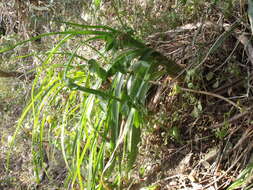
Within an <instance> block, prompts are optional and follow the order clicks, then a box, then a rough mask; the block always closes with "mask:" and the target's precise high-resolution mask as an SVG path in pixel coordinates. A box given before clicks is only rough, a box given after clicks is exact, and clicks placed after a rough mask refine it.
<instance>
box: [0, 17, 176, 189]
mask: <svg viewBox="0 0 253 190" xmlns="http://www.w3.org/2000/svg"><path fill="white" fill-rule="evenodd" d="M63 24H66V25H67V26H68V27H70V29H68V30H66V31H63V32H52V33H45V34H42V35H39V36H36V37H33V38H31V39H29V40H26V41H22V42H19V43H17V44H15V45H13V46H9V47H6V48H3V49H1V50H0V53H3V52H7V51H9V50H11V49H13V48H15V47H17V46H21V45H23V44H25V43H28V42H30V41H33V40H36V39H39V38H42V37H47V36H52V35H62V36H63V38H62V39H61V40H60V41H59V42H58V43H57V44H56V45H55V46H54V47H53V48H52V49H51V50H49V51H47V52H44V53H43V52H38V53H40V54H41V53H42V54H43V55H44V59H43V63H42V64H41V66H40V67H38V68H37V71H36V72H37V75H36V78H35V80H34V83H33V87H32V91H31V101H30V103H29V104H28V105H27V107H26V108H25V109H24V111H23V114H22V116H21V118H20V120H19V122H18V125H17V130H16V133H15V134H14V135H13V140H12V142H11V146H13V145H14V140H15V138H16V136H17V134H18V132H19V130H20V129H21V128H22V126H23V124H24V123H30V125H31V126H32V127H31V129H30V130H31V132H30V133H31V134H32V142H33V148H32V153H33V163H34V169H35V174H36V179H37V182H38V183H39V182H40V181H41V173H42V172H43V171H44V172H45V171H46V170H47V168H48V167H50V162H49V163H46V162H48V160H50V159H52V158H53V157H54V152H57V151H49V152H47V151H45V149H46V148H45V147H50V149H52V150H54V149H55V150H58V151H59V150H60V151H61V152H62V158H63V160H64V162H65V165H66V169H67V171H68V172H67V176H66V184H67V185H68V186H70V187H72V188H73V187H75V186H76V185H78V186H79V187H80V188H81V189H84V188H85V189H112V188H115V187H119V188H121V187H122V184H123V181H125V180H127V177H128V176H127V173H128V171H129V170H130V169H131V168H132V166H133V164H134V161H135V158H136V156H137V153H138V142H139V141H140V134H141V129H142V127H143V124H144V123H145V120H144V115H145V114H146V109H145V107H144V105H145V99H146V95H147V92H148V90H149V87H150V83H149V81H150V80H155V79H156V78H157V77H159V76H161V75H162V74H164V73H165V72H166V73H168V74H170V75H171V76H172V77H175V76H177V74H178V73H179V72H180V71H181V67H180V66H178V65H177V64H176V63H174V62H173V61H172V60H168V59H167V58H166V57H164V56H162V55H161V54H160V53H158V52H156V51H155V50H154V49H151V48H149V47H147V46H145V44H144V43H143V42H141V41H140V40H136V39H134V38H133V37H132V36H131V34H130V33H127V32H122V31H119V30H115V29H113V28H110V27H107V26H88V25H79V24H74V23H68V22H64V23H63ZM80 35H83V36H85V39H84V38H79V36H80ZM71 41H72V42H71ZM68 44H71V46H73V47H72V48H69V46H68ZM97 44H102V45H100V46H102V47H99V45H97ZM96 45H97V46H98V47H96ZM66 49H70V50H68V51H67V50H66ZM82 49H83V50H85V51H93V52H94V55H96V56H95V57H93V58H91V57H85V56H84V55H81V54H83V50H82ZM56 61H57V63H55V62H56ZM160 66H163V67H164V68H165V72H164V70H158V69H157V68H159V67H160ZM9 156H10V155H9ZM48 165H49V166H48ZM45 173H46V174H47V172H45ZM48 177H50V176H48Z"/></svg>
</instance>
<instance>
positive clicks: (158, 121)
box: [0, 1, 253, 190]
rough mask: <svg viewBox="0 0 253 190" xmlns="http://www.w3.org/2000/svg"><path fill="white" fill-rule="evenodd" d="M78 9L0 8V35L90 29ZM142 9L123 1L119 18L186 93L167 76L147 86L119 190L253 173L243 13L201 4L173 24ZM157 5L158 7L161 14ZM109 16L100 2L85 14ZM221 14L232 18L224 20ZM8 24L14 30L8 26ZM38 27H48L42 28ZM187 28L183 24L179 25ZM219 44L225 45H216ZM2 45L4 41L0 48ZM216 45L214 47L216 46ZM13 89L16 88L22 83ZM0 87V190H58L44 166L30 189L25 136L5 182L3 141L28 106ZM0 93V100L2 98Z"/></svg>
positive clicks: (196, 184) (58, 170) (221, 184)
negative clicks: (81, 25)
mask: <svg viewBox="0 0 253 190" xmlns="http://www.w3.org/2000/svg"><path fill="white" fill-rule="evenodd" d="M13 2H14V1H13ZM34 2H36V1H34ZM77 2H79V1H74V2H72V3H64V4H61V3H60V2H58V1H56V2H55V4H54V5H52V7H50V6H49V5H50V4H48V7H49V8H48V10H45V11H44V10H42V11H37V12H36V9H34V10H33V11H34V12H32V11H31V12H29V11H28V12H26V14H24V13H25V12H22V11H20V9H21V8H20V7H23V8H24V9H25V10H26V9H28V8H27V7H26V6H27V5H26V4H16V5H15V6H16V7H15V6H14V4H13V5H12V4H8V3H7V4H2V5H4V6H5V8H6V7H8V8H9V12H5V13H4V14H3V16H5V21H8V22H9V23H5V27H4V30H5V35H4V36H6V35H7V34H12V35H13V38H12V40H13V41H15V40H16V39H17V37H15V35H16V34H17V33H18V34H22V36H23V37H24V38H25V37H27V36H31V35H36V34H37V33H41V32H47V30H51V29H52V28H50V27H51V26H50V24H49V20H50V19H52V18H58V17H62V18H66V17H68V18H69V20H72V21H84V20H85V19H87V20H85V21H87V22H88V21H89V22H90V23H95V22H96V21H95V20H93V19H92V18H93V17H91V18H90V17H87V15H88V14H89V12H88V9H87V10H85V9H84V8H86V7H85V6H84V7H82V6H81V5H82V4H81V3H80V4H78V3H77ZM138 2H139V1H138ZM143 2H145V1H140V4H137V3H134V2H132V1H129V4H128V7H127V8H126V9H125V10H124V11H126V12H125V13H124V12H123V14H125V16H127V15H128V17H127V18H128V21H129V24H130V26H132V27H133V28H135V29H136V30H138V29H140V28H142V27H143V28H145V29H147V30H146V33H144V32H142V33H141V34H142V35H143V38H145V39H146V41H147V43H148V44H149V45H150V46H151V47H154V48H156V49H158V50H159V51H160V52H162V53H163V54H164V55H166V56H168V57H172V58H173V59H174V60H176V61H177V62H178V63H179V64H181V65H183V66H184V67H185V68H186V72H187V76H186V80H185V82H184V83H183V84H179V85H180V86H184V87H185V88H181V89H180V88H178V89H177V88H173V86H174V84H175V81H173V79H171V78H169V77H168V76H164V77H163V78H161V79H160V81H155V82H154V85H153V87H152V89H151V90H150V95H149V97H148V100H147V106H148V107H149V111H150V114H149V115H148V116H147V121H148V122H147V126H146V127H147V129H146V130H145V131H144V133H143V139H142V143H141V145H140V155H139V157H138V159H137V163H136V166H135V168H134V170H133V171H132V175H131V176H132V181H131V182H130V181H128V182H126V184H128V187H126V189H127V188H128V189H140V188H141V187H143V188H144V187H150V188H151V186H153V189H156V190H158V189H181V190H183V189H185V190H186V189H192V190H198V189H208V190H214V189H226V188H227V187H228V186H229V185H231V184H232V182H234V181H235V180H236V179H237V177H238V175H239V174H240V173H241V172H242V170H243V169H245V167H247V166H249V165H250V164H252V156H251V155H252V154H251V153H252V147H253V144H252V138H253V131H252V130H253V129H252V127H253V122H252V121H253V120H252V113H251V109H252V100H253V98H252V93H253V92H252V65H253V62H252V60H251V59H249V53H250V52H247V46H245V44H243V42H242V41H241V40H240V39H241V38H242V37H248V36H249V33H250V30H249V23H248V22H247V19H246V18H244V17H245V12H243V11H244V5H243V4H240V5H233V6H232V7H230V8H229V7H228V8H227V9H225V8H224V7H226V5H222V6H214V7H213V8H212V9H210V11H209V6H210V4H207V5H206V4H204V3H203V4H201V3H200V5H199V6H196V10H194V11H192V12H191V14H192V17H191V18H187V17H186V15H187V14H186V13H185V15H182V17H175V18H174V20H173V15H172V14H169V15H167V16H166V15H165V13H166V11H169V10H170V11H172V12H173V11H174V13H177V10H176V8H173V3H171V4H170V5H169V4H167V3H163V2H162V1H158V2H156V3H157V4H153V5H152V6H153V7H152V6H151V5H149V4H145V3H144V4H142V3H143ZM46 5H47V4H46V3H45V4H40V5H39V4H38V5H36V4H35V6H38V7H42V8H43V7H47V6H46ZM133 5H135V6H138V7H139V8H140V9H139V10H140V11H139V12H138V13H139V14H140V15H141V16H143V17H144V16H146V17H145V18H148V19H147V21H146V24H147V25H148V24H152V23H153V25H152V27H153V28H152V30H151V29H150V28H148V27H147V26H146V25H141V24H139V22H141V21H140V20H141V19H140V18H141V16H139V17H138V18H139V19H140V20H138V19H137V17H134V16H133V17H130V16H129V15H131V14H132V13H133V12H134V9H133V7H132V6H133ZM159 5H161V6H159ZM162 5H164V7H165V8H162ZM189 6H190V5H189ZM192 6H193V5H192ZM77 7H78V8H80V7H81V8H80V9H77V10H78V11H77V12H75V13H73V11H71V10H73V9H74V8H77ZM220 7H222V8H223V9H222V8H220ZM56 8H58V9H56ZM52 10H53V11H52ZM60 10H61V11H60ZM108 10H112V8H111V7H110V3H109V2H107V3H105V4H104V6H103V8H101V10H100V11H99V10H98V11H97V12H96V11H94V12H93V13H94V15H97V14H98V15H103V14H104V15H105V16H104V17H101V18H103V19H104V20H105V22H116V21H115V20H113V19H114V18H115V17H112V15H113V14H115V13H113V12H109V13H108V12H107V11H108ZM141 10H142V11H143V12H142V11H141ZM147 10H150V13H154V12H157V14H154V17H153V18H152V17H151V16H150V15H148V14H147V13H146V12H145V11H147ZM200 10H204V11H202V12H204V14H200ZM13 11H14V12H15V11H17V12H18V14H14V12H13ZM54 11H55V12H54ZM127 11H128V12H127ZM185 11H189V10H185ZM208 11H209V12H208ZM229 11H230V12H231V14H230V15H228V12H229ZM158 12H160V13H161V14H158ZM11 13H13V14H11ZM134 13H136V12H134ZM73 14H75V15H73ZM136 14H137V13H136ZM163 14H164V15H163ZM6 15H9V16H10V17H7V16H6ZM16 15H18V16H16ZM31 15H35V17H36V16H37V17H38V16H41V15H44V16H45V17H43V18H45V19H44V20H43V19H42V20H39V19H38V22H41V23H40V24H38V25H36V24H34V23H32V22H31V21H30V20H29V16H31ZM80 15H81V16H80ZM238 15H239V16H240V17H241V18H242V19H243V20H242V21H240V22H238V25H237V26H236V29H235V30H232V31H231V33H226V30H228V29H227V27H228V28H230V27H232V26H233V24H234V22H235V21H236V20H237V17H236V16H238ZM57 16H58V17H57ZM35 17H34V18H35ZM80 17H81V18H80ZM159 18H160V20H159V21H158V19H159ZM47 19H49V20H47ZM110 19H111V20H110ZM155 19H157V20H155ZM166 19H167V20H166ZM144 20H145V19H144ZM196 20H197V21H198V23H197V22H196ZM138 21H139V22H138ZM155 21H157V22H156V24H154V23H155ZM166 21H171V23H170V24H167V25H165V23H166ZM172 21H173V22H172ZM193 21H194V22H193ZM13 22H17V24H16V25H13V24H11V23H13ZM22 22H23V23H22ZM101 22H102V21H101ZM43 23H46V25H44V27H41V26H43ZM189 23H190V25H187V24H189ZM115 25H117V24H115ZM22 27H25V29H24V28H22ZM58 28H59V26H57V25H56V26H55V28H53V29H52V30H54V29H55V30H57V29H58ZM15 30H16V31H15ZM142 30H144V29H142ZM138 31H141V30H138ZM244 32H246V34H244ZM14 34H15V35H14ZM225 34H226V35H225ZM242 35H243V36H242ZM4 36H2V38H4ZM223 36H226V37H224V38H223ZM227 36H228V37H227ZM240 37H241V38H240ZM5 40H6V39H2V41H3V42H6V41H8V40H6V41H5ZM248 43H250V41H248ZM217 44H222V45H220V46H217ZM47 45H50V44H47V43H46V41H42V42H38V43H37V44H33V46H36V47H33V46H32V48H35V49H36V48H43V46H47ZM28 49H29V48H28ZM20 51H21V50H20ZM23 51H28V50H27V49H26V50H23ZM17 54H19V52H18V53H17ZM5 56H6V57H7V56H8V55H4V56H3V57H2V58H1V61H4V60H5V58H6V57H5ZM203 60H204V61H203ZM24 61H26V62H27V61H28V62H29V63H32V64H30V65H29V66H24V64H22V63H19V64H18V65H16V67H12V68H15V69H20V68H21V70H22V71H27V69H29V68H30V67H33V66H36V63H35V61H34V60H31V59H24ZM197 64H201V66H197ZM8 67H9V66H6V65H3V68H7V69H9V68H8ZM1 68H2V65H1ZM18 83H19V84H23V83H25V81H19V82H18ZM12 85H13V88H14V90H12V91H10V89H9V88H8V87H11V86H12ZM26 85H28V84H26ZM1 86H4V88H5V89H6V94H7V95H8V96H9V97H8V96H7V95H3V96H2V97H1V102H0V114H1V121H0V128H1V131H2V133H0V136H1V155H0V160H1V163H0V167H1V168H0V171H1V173H0V176H1V177H0V188H1V189H36V188H37V189H50V188H51V189H57V188H58V187H62V186H63V179H64V177H65V175H64V172H65V170H64V169H62V168H64V165H63V164H62V163H55V165H54V164H52V165H53V166H50V171H51V173H52V176H53V178H52V179H47V178H45V180H44V181H43V182H42V184H41V185H37V184H36V179H35V178H34V173H33V170H32V169H33V168H32V161H31V153H30V148H31V141H30V139H29V138H30V137H29V134H27V133H26V132H23V133H22V134H21V135H20V136H19V137H18V139H17V142H18V144H17V145H19V146H16V147H15V150H13V152H14V154H13V155H12V156H11V164H10V166H11V167H10V173H7V172H5V169H6V154H7V145H8V138H9V135H11V134H12V133H13V132H14V131H15V123H16V121H17V119H18V117H19V116H20V113H21V110H22V107H23V105H24V103H25V101H26V100H27V99H26V98H24V97H26V96H28V91H29V88H28V89H27V88H26V89H27V91H22V90H21V91H19V92H18V93H17V94H18V96H13V97H10V95H11V94H14V93H16V91H15V89H24V88H23V87H18V86H16V87H15V84H11V85H6V81H3V83H2V84H1ZM28 86H29V85H28ZM7 89H8V90H7ZM189 89H191V90H189ZM1 92H2V93H3V90H2V91H1ZM205 92H206V93H205ZM215 95H216V96H215ZM217 95H218V96H217ZM219 96H222V97H223V98H224V99H222V98H221V97H219ZM20 97H22V98H20ZM230 101H233V102H234V103H235V105H231V102H230ZM238 106H239V107H240V108H239V109H238ZM56 160H57V159H56ZM251 169H252V167H251ZM251 180H252V179H251V178H250V177H249V178H247V179H246V178H244V181H245V182H246V183H245V184H244V186H245V187H246V186H249V185H251Z"/></svg>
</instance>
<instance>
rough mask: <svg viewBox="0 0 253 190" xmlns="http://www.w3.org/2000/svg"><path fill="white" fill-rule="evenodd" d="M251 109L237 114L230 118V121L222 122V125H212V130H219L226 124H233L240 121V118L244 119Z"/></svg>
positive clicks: (252, 107)
mask: <svg viewBox="0 0 253 190" xmlns="http://www.w3.org/2000/svg"><path fill="white" fill-rule="evenodd" d="M252 109H253V106H251V107H249V108H248V109H247V110H246V111H244V112H242V113H239V114H237V115H235V116H233V117H232V118H230V119H229V120H227V121H224V122H222V123H219V124H216V125H213V126H212V128H219V127H222V126H224V125H225V124H227V123H233V122H235V121H237V120H238V119H240V118H242V117H244V116H246V115H248V114H250V113H251V111H252Z"/></svg>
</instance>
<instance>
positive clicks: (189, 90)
mask: <svg viewBox="0 0 253 190" xmlns="http://www.w3.org/2000/svg"><path fill="white" fill-rule="evenodd" d="M180 89H181V90H183V91H186V92H193V93H198V94H205V95H208V96H213V97H216V98H219V99H222V100H224V101H226V102H228V103H229V104H231V105H233V106H234V107H236V108H237V109H239V110H242V108H241V107H240V106H238V105H237V104H236V103H234V102H233V101H231V100H229V99H228V98H225V97H224V96H221V95H218V94H214V93H212V92H206V91H202V90H193V89H189V88H183V87H181V88H180Z"/></svg>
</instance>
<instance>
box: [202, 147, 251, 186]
mask: <svg viewBox="0 0 253 190" xmlns="http://www.w3.org/2000/svg"><path fill="white" fill-rule="evenodd" d="M247 151H248V150H247V149H246V150H244V151H243V153H242V154H241V155H240V156H239V157H238V158H237V159H236V161H235V162H234V163H233V164H232V165H231V166H230V167H229V168H228V169H227V171H226V172H224V173H223V174H222V175H221V176H220V177H218V178H217V179H215V180H214V181H213V182H211V183H209V184H208V185H206V186H205V187H204V188H203V189H207V188H208V187H210V186H211V185H213V184H215V183H216V182H218V181H219V180H220V179H222V178H223V177H224V176H225V175H227V174H228V172H230V170H232V169H233V167H234V166H235V165H236V164H237V162H239V160H240V159H241V158H242V157H243V156H244V155H245V153H246V152H247Z"/></svg>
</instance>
